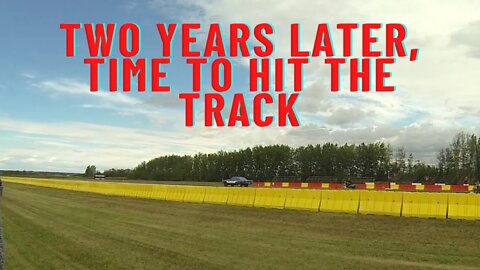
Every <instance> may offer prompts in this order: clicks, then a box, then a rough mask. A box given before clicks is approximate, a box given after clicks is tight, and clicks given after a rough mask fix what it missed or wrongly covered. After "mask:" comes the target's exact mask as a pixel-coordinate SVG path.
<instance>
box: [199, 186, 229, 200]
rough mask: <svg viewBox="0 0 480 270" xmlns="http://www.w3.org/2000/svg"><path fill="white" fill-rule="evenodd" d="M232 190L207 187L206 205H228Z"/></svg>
mask: <svg viewBox="0 0 480 270" xmlns="http://www.w3.org/2000/svg"><path fill="white" fill-rule="evenodd" d="M231 189H232V188H228V187H206V188H205V199H204V200H203V201H204V202H206V203H214V204H226V203H227V200H228V192H229V191H230V190H231Z"/></svg>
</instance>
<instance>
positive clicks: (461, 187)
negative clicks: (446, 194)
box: [450, 185, 468, 192]
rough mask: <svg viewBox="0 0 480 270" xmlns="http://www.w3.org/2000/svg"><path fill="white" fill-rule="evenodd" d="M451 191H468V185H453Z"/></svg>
mask: <svg viewBox="0 0 480 270" xmlns="http://www.w3.org/2000/svg"><path fill="white" fill-rule="evenodd" d="M450 191H452V192H467V191H468V186H465V185H451V186H450Z"/></svg>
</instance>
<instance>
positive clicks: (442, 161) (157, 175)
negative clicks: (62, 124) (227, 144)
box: [105, 133, 480, 184]
mask: <svg viewBox="0 0 480 270" xmlns="http://www.w3.org/2000/svg"><path fill="white" fill-rule="evenodd" d="M105 176H106V177H127V178H130V179H143V180H159V181H160V180H168V181H219V180H221V179H224V178H229V177H232V176H245V177H247V178H249V179H254V180H257V181H272V180H278V181H306V182H316V181H331V182H341V181H344V180H346V179H352V180H358V181H394V182H437V181H441V182H446V183H449V184H453V183H463V182H464V181H469V182H474V181H477V180H479V179H480V139H479V138H478V137H477V136H476V135H473V134H467V133H459V134H457V135H456V136H455V138H454V139H453V140H452V143H451V144H450V145H449V146H448V147H446V148H445V149H442V150H441V151H440V152H439V153H438V164H437V165H431V164H425V163H424V162H421V161H419V160H415V158H414V156H413V154H411V153H407V152H406V151H405V148H403V147H401V148H396V149H393V148H392V147H391V146H390V145H388V144H385V143H383V142H375V143H368V144H366V143H361V144H343V145H339V144H333V143H324V144H317V145H307V146H300V147H297V148H295V147H290V146H288V145H282V144H276V145H269V146H255V147H247V148H245V149H240V150H235V151H218V152H216V153H211V154H204V153H197V154H195V155H183V156H180V155H165V156H160V157H157V158H154V159H152V160H150V161H147V162H142V163H140V164H139V165H138V166H137V167H135V168H134V169H110V170H107V171H105Z"/></svg>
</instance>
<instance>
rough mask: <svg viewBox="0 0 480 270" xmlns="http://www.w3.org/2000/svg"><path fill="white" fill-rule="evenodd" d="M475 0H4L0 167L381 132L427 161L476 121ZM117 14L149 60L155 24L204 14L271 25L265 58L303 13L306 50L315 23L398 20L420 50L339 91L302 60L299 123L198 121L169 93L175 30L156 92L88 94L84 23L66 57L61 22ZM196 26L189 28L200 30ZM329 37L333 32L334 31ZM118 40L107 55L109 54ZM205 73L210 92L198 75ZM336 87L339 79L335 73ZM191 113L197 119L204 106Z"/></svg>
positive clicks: (175, 61)
mask: <svg viewBox="0 0 480 270" xmlns="http://www.w3.org/2000/svg"><path fill="white" fill-rule="evenodd" d="M414 4H415V7H416V8H415V9H414V10H412V9H411V6H412V5H414ZM393 5H395V8H393ZM479 12H480V6H479V4H478V2H475V1H467V0H465V1H458V2H456V3H450V2H449V1H418V2H417V1H413V2H411V1H404V2H402V3H398V2H394V1H374V0H372V1H365V3H364V4H362V6H361V7H360V6H357V4H356V3H355V1H345V2H342V3H341V4H339V3H331V2H330V1H316V2H315V3H312V1H282V2H281V3H279V2H277V1H203V0H202V1H193V0H184V1H176V2H174V1H170V2H169V1H162V0H149V1H140V0H136V1H53V0H52V1H2V2H1V4H0V33H2V39H1V42H0V49H1V51H0V53H1V60H0V61H1V65H0V100H1V103H0V169H18V170H23V169H25V170H56V171H71V172H80V171H83V170H84V168H85V167H86V165H88V164H96V165H97V167H99V168H100V169H107V168H111V167H117V168H122V167H124V168H126V167H130V168H131V167H134V166H135V165H137V164H138V163H139V162H141V161H143V160H148V159H150V158H153V157H156V156H159V155H164V154H172V153H177V154H191V153H196V152H199V151H203V152H214V151H218V150H232V149H238V148H241V147H247V146H253V145H257V144H272V143H285V144H289V145H292V146H298V145H304V144H308V143H323V142H326V141H333V142H338V143H345V142H348V143H358V142H364V141H365V142H371V141H385V142H387V143H390V144H392V145H393V146H394V147H396V146H405V147H406V148H407V150H408V151H411V152H413V153H414V154H415V155H416V156H417V157H418V158H419V159H421V160H424V161H426V162H429V163H433V162H435V153H436V151H438V150H439V149H440V148H442V147H444V146H446V145H447V144H448V142H449V140H450V139H451V137H452V136H453V134H455V133H456V132H459V131H462V130H463V131H468V132H474V133H477V134H478V131H479V129H480V127H479V123H480V119H479V116H478V115H480V109H479V108H478V104H480V95H479V94H478V85H480V79H479V78H480V77H479V76H478V70H479V69H478V68H479V67H480V66H479V64H480V51H479V49H478V46H477V44H478V42H480V38H479V37H480V20H479V19H478V14H479ZM126 22H133V23H136V24H138V25H139V26H140V27H141V29H142V51H141V56H142V57H146V58H152V57H159V56H160V55H161V46H160V45H161V43H160V40H159V38H158V35H157V32H156V27H155V24H156V23H185V22H198V23H202V25H203V26H205V25H208V24H210V23H220V24H222V25H223V26H228V24H229V23H233V22H242V23H248V24H250V25H254V24H256V23H262V22H269V23H271V24H273V25H274V26H275V29H276V33H275V35H274V38H273V39H274V42H275V43H276V47H277V48H276V52H275V55H274V57H286V56H287V54H288V49H289V40H288V31H289V25H290V24H291V23H301V24H302V31H303V32H302V40H301V46H302V47H304V48H310V47H309V46H311V44H312V40H313V38H314V35H313V34H314V30H315V29H316V25H317V24H318V23H325V22H327V23H330V24H331V25H335V24H336V23H340V22H357V23H362V22H380V23H388V22H400V23H404V24H405V25H407V27H408V29H409V37H408V40H407V42H406V43H407V47H408V48H420V50H421V54H420V57H419V60H418V61H416V62H415V63H409V62H408V61H398V62H399V63H397V64H396V65H395V67H393V69H392V73H393V78H392V79H390V80H389V83H391V84H395V85H396V86H397V91H396V92H395V93H387V94H386V93H382V94H378V93H374V92H370V93H348V91H345V90H346V89H343V90H344V91H340V92H339V93H330V92H329V88H328V87H329V70H328V69H327V68H326V66H325V65H323V64H322V63H321V61H312V63H311V64H309V66H308V67H306V68H305V80H304V81H305V89H304V91H303V93H302V95H301V97H300V99H299V101H298V103H297V105H296V106H298V107H297V111H298V113H299V117H300V119H301V122H302V126H301V127H298V128H292V127H286V128H279V127H275V126H273V127H269V128H256V127H250V128H241V127H236V128H205V127H202V125H201V124H200V125H197V126H196V127H193V128H186V127H184V125H183V121H184V118H183V117H184V113H183V110H184V108H183V103H182V102H181V101H180V100H178V98H177V94H176V93H178V92H179V91H182V92H188V91H189V89H190V82H191V81H190V69H189V68H188V67H187V66H186V65H185V64H183V61H184V60H183V59H181V58H180V57H179V55H178V52H179V40H178V39H176V42H175V43H174V57H173V58H172V64H171V65H170V66H169V67H168V68H167V72H168V80H167V82H168V83H169V84H170V85H171V86H172V93H167V94H165V93H136V92H135V91H132V92H130V93H114V94H113V93H108V92H107V91H105V90H104V89H105V87H106V81H103V82H102V88H103V91H102V90H101V91H99V92H98V93H90V92H89V91H88V82H89V81H88V80H89V77H88V74H89V70H88V67H87V66H86V65H84V64H83V57H87V47H86V42H85V37H84V34H83V32H82V31H80V32H79V35H78V36H77V41H78V46H77V57H75V58H66V57H65V33H64V31H62V30H60V29H59V24H60V23H117V24H118V25H120V24H122V23H126ZM224 33H225V31H224ZM204 34H205V33H204V32H203V30H202V31H200V33H199V38H200V39H201V38H202V35H204ZM333 34H334V35H335V33H333ZM176 37H179V34H178V33H177V35H176ZM334 41H335V44H337V43H338V44H341V39H340V37H339V36H338V35H337V36H334ZM116 42H118V39H115V47H114V50H113V51H114V55H113V56H118V54H116V53H115V51H116V48H117V43H116ZM354 42H356V43H358V40H354ZM337 51H340V48H337ZM357 51H358V50H357ZM175 52H176V53H175ZM234 63H235V65H234V70H235V85H234V88H235V90H234V91H236V92H247V87H246V86H247V83H248V77H247V70H248V69H247V65H246V64H245V63H246V60H245V59H243V60H242V59H235V60H234ZM103 74H105V73H103ZM342 74H343V75H345V74H347V72H346V71H345V70H343V73H342ZM204 75H208V72H206V73H204ZM286 82H287V84H288V83H289V82H291V77H289V76H287V78H286ZM204 84H205V86H206V87H205V88H206V89H207V90H208V80H204ZM342 87H348V79H347V78H346V77H345V78H343V79H342ZM228 97H229V95H227V98H228ZM267 112H272V111H269V110H268V109H267ZM197 113H198V116H199V117H197V119H199V120H201V119H202V117H201V114H202V110H201V108H199V109H198V110H197Z"/></svg>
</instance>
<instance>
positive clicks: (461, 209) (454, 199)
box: [448, 193, 480, 219]
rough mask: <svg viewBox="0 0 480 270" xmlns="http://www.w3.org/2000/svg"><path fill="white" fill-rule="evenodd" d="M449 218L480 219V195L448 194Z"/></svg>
mask: <svg viewBox="0 0 480 270" xmlns="http://www.w3.org/2000/svg"><path fill="white" fill-rule="evenodd" d="M448 218H453V219H480V195H478V194H456V193H451V194H448Z"/></svg>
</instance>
